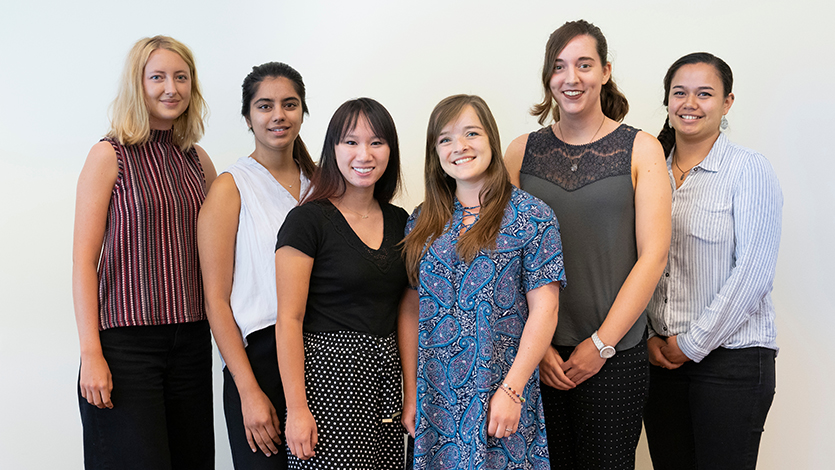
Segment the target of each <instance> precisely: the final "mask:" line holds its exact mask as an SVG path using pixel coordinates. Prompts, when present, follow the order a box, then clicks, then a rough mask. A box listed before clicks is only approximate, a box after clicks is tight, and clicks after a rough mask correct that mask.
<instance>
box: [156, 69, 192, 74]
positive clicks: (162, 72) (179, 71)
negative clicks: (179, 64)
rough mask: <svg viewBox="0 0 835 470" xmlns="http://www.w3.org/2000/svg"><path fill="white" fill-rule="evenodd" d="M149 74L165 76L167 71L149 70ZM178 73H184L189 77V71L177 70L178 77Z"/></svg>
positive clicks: (175, 72)
mask: <svg viewBox="0 0 835 470" xmlns="http://www.w3.org/2000/svg"><path fill="white" fill-rule="evenodd" d="M148 73H161V74H165V73H166V72H165V70H149V71H148ZM178 73H184V74H186V75H188V70H175V71H174V75H177V74H178Z"/></svg>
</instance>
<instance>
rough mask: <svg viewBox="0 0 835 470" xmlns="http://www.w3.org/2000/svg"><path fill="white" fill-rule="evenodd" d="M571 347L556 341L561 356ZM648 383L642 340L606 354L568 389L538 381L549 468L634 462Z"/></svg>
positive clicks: (579, 469)
mask: <svg viewBox="0 0 835 470" xmlns="http://www.w3.org/2000/svg"><path fill="white" fill-rule="evenodd" d="M573 350H574V348H572V347H567V348H566V347H558V348H557V351H558V352H559V353H560V357H562V358H563V360H567V359H568V357H569V356H570V355H571V352H572V351H573ZM648 385H649V361H648V359H647V348H646V341H645V340H641V342H640V343H639V344H638V345H637V346H635V347H632V348H630V349H627V350H624V351H618V353H617V354H616V355H615V356H614V357H612V358H610V359H607V360H606V364H604V365H603V367H602V368H601V369H600V371H599V372H598V373H597V374H595V375H594V376H592V377H591V378H589V379H588V380H586V381H585V382H583V383H581V384H580V385H578V386H577V387H576V388H574V389H572V390H557V389H554V388H551V387H549V386H547V385H545V384H542V406H543V408H544V411H545V429H546V431H547V433H548V452H549V454H550V459H551V468H552V469H565V470H591V469H599V470H603V469H608V470H615V469H625V470H632V469H634V468H635V449H636V448H637V447H638V440H639V439H640V437H641V417H642V416H643V410H644V402H645V401H646V394H647V387H648Z"/></svg>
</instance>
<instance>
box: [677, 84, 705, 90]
mask: <svg viewBox="0 0 835 470" xmlns="http://www.w3.org/2000/svg"><path fill="white" fill-rule="evenodd" d="M676 88H681V89H682V90H686V89H687V87H685V86H684V85H673V90H675V89H676ZM696 89H697V90H713V89H714V88H713V87H712V86H710V85H706V86H700V87H696Z"/></svg>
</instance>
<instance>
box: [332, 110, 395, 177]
mask: <svg viewBox="0 0 835 470" xmlns="http://www.w3.org/2000/svg"><path fill="white" fill-rule="evenodd" d="M390 152H391V149H390V148H389V145H388V143H387V142H386V141H385V140H383V139H382V138H380V137H378V136H377V135H375V134H374V131H373V130H372V129H371V126H370V125H369V124H368V120H366V118H365V116H363V115H360V116H358V117H357V122H356V125H355V126H354V128H353V129H351V130H348V131H346V132H345V135H344V136H343V137H342V139H340V141H339V142H338V143H337V144H336V147H334V153H335V154H336V165H337V166H338V167H339V172H340V173H341V174H342V177H343V178H344V179H345V185H346V190H347V189H350V188H352V187H353V188H355V189H368V188H370V189H372V190H373V188H374V184H375V183H377V180H379V179H380V177H381V176H383V173H385V171H386V167H387V166H388V161H389V154H390Z"/></svg>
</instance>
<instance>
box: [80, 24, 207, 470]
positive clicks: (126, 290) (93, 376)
mask: <svg viewBox="0 0 835 470" xmlns="http://www.w3.org/2000/svg"><path fill="white" fill-rule="evenodd" d="M205 109H206V104H205V102H204V101H203V97H202V96H201V93H200V87H199V84H198V81H197V74H196V71H195V67H194V58H193V56H192V53H191V51H190V50H189V49H188V47H186V46H185V45H184V44H182V43H181V42H179V41H177V40H175V39H172V38H170V37H166V36H156V37H153V38H145V39H141V40H139V41H138V42H137V43H136V44H135V45H134V46H133V49H131V51H130V54H129V55H128V58H127V62H126V64H125V69H124V73H123V75H122V80H121V83H120V87H119V93H118V95H117V97H116V100H115V101H114V103H113V116H112V119H111V128H110V131H109V132H108V133H107V136H106V137H105V138H104V139H102V141H101V142H99V143H98V144H96V145H94V146H93V148H92V150H90V154H89V155H88V156H87V161H86V162H85V164H84V168H83V169H82V170H81V175H80V176H79V179H78V190H77V196H76V211H75V231H74V234H73V303H74V306H75V316H76V322H77V324H78V336H79V343H80V347H81V367H80V372H79V390H78V391H79V394H78V398H79V407H80V409H81V419H82V424H83V427H84V460H85V467H86V468H122V469H129V468H137V469H140V468H141V469H147V468H154V469H168V468H194V469H197V468H213V467H214V430H213V424H212V422H213V421H212V373H211V365H212V350H211V340H210V334H209V325H208V322H207V321H206V314H205V310H204V307H203V286H202V284H201V280H200V266H199V263H198V258H197V212H198V211H199V209H200V206H201V205H202V203H203V199H204V198H205V194H206V191H207V190H208V188H209V186H210V185H211V183H212V181H213V180H214V178H215V176H216V175H215V169H214V166H213V165H212V162H211V160H210V159H209V156H208V155H207V154H206V152H205V151H203V149H201V148H200V147H198V146H197V145H196V142H197V141H198V140H199V139H200V137H201V136H202V135H203V118H204V114H205Z"/></svg>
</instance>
